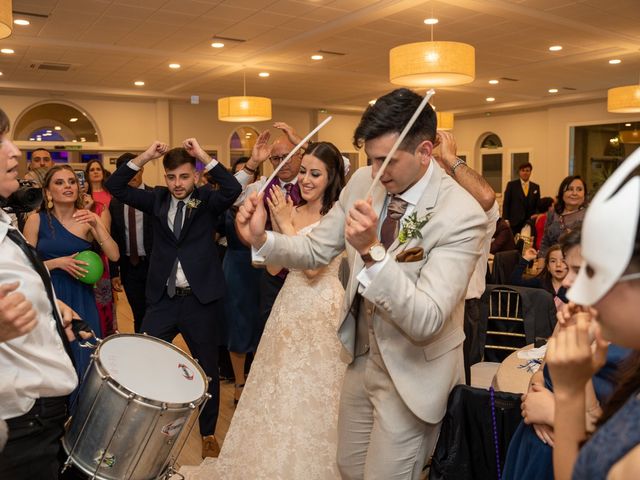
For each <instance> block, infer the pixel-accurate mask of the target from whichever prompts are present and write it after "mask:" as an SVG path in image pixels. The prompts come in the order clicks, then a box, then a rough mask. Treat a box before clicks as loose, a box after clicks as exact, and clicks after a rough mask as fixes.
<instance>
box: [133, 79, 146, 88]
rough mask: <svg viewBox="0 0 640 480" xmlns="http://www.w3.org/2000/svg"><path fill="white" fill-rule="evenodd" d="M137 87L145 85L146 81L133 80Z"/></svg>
mask: <svg viewBox="0 0 640 480" xmlns="http://www.w3.org/2000/svg"><path fill="white" fill-rule="evenodd" d="M133 84H134V85H135V86H136V87H144V82H143V81H142V80H138V81H135V82H133Z"/></svg>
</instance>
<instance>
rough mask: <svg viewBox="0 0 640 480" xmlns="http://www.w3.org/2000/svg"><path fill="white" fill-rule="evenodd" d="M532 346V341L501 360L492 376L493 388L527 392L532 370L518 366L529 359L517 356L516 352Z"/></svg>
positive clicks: (524, 363) (503, 390) (529, 348)
mask: <svg viewBox="0 0 640 480" xmlns="http://www.w3.org/2000/svg"><path fill="white" fill-rule="evenodd" d="M532 348H533V343H531V344H529V345H527V346H525V347H523V348H521V349H520V350H517V351H515V352H513V353H512V354H511V355H509V356H508V357H507V358H505V359H504V360H503V361H502V363H501V364H500V366H499V367H498V371H497V372H496V376H495V377H494V378H493V388H495V389H496V390H498V391H501V392H512V393H527V389H528V388H529V381H530V380H531V376H532V375H533V371H532V370H531V369H528V368H520V367H521V366H523V365H526V364H527V362H529V360H526V359H523V358H518V352H520V351H526V350H531V349H532ZM540 360H542V359H540Z"/></svg>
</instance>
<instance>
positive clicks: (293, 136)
mask: <svg viewBox="0 0 640 480" xmlns="http://www.w3.org/2000/svg"><path fill="white" fill-rule="evenodd" d="M273 128H277V129H278V130H282V133H284V134H285V135H286V136H287V138H288V139H289V141H290V142H291V143H293V144H294V145H297V144H299V143H300V141H301V140H302V138H300V137H299V136H298V134H297V133H296V132H295V131H294V130H293V128H292V127H291V126H289V125H287V124H286V123H284V122H275V123H274V124H273Z"/></svg>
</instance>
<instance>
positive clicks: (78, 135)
mask: <svg viewBox="0 0 640 480" xmlns="http://www.w3.org/2000/svg"><path fill="white" fill-rule="evenodd" d="M14 138H15V139H16V140H23V141H32V142H47V141H58V142H74V143H75V142H80V143H84V142H99V141H100V140H99V137H98V129H97V128H96V126H95V125H94V124H93V122H92V121H91V119H90V118H89V117H88V116H87V114H86V113H85V112H81V111H80V110H78V109H77V108H76V107H74V106H71V105H67V104H65V103H54V102H51V103H42V104H40V105H36V106H35V107H32V108H31V109H29V110H27V111H26V112H24V113H23V114H22V115H21V116H20V118H19V120H18V122H17V123H16V126H15V135H14Z"/></svg>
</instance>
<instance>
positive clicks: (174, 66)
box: [169, 63, 182, 70]
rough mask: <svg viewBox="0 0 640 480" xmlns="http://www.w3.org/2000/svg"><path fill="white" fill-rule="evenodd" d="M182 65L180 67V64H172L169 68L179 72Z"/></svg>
mask: <svg viewBox="0 0 640 480" xmlns="http://www.w3.org/2000/svg"><path fill="white" fill-rule="evenodd" d="M181 66H182V65H180V64H179V63H170V64H169V68H173V69H174V70H177V69H178V68H180V67H181Z"/></svg>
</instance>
